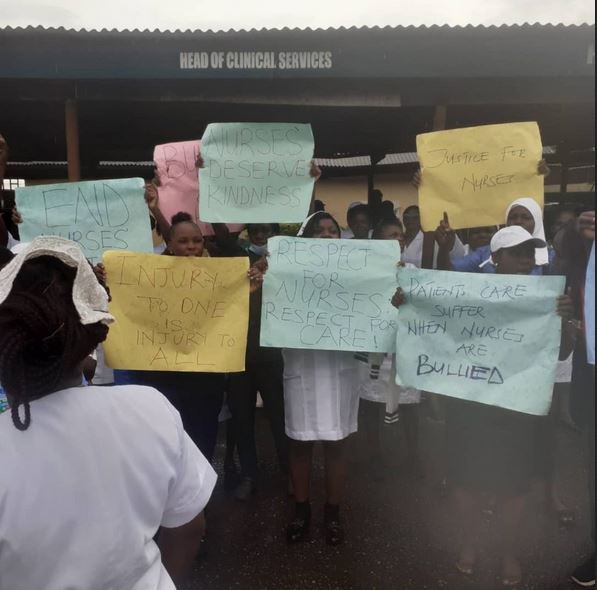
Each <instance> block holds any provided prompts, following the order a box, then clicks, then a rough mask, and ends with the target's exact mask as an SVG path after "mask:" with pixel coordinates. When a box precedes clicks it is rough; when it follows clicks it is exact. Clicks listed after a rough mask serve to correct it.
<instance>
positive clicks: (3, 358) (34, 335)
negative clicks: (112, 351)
mask: <svg viewBox="0 0 597 590" xmlns="http://www.w3.org/2000/svg"><path fill="white" fill-rule="evenodd" d="M34 262H35V261H32V263H28V264H25V265H23V269H22V270H21V272H23V271H24V272H25V274H27V272H28V269H27V268H26V267H27V266H28V265H29V266H30V268H29V271H31V272H35V270H36V267H38V268H37V270H38V271H39V263H37V264H34ZM44 270H45V271H46V274H47V271H48V269H47V268H45V269H44ZM50 275H53V276H46V277H44V278H45V279H50V280H49V282H48V280H42V281H40V284H39V288H36V289H33V290H28V291H19V290H18V287H17V286H16V282H15V286H13V291H12V292H11V294H10V295H9V296H8V298H7V299H6V301H5V302H4V303H3V304H2V305H0V382H1V383H2V387H3V388H4V389H5V390H6V393H7V395H8V396H9V397H10V405H11V415H12V421H13V424H14V425H15V427H16V428H18V429H19V430H27V428H28V427H29V425H30V423H31V410H30V407H29V402H30V401H32V400H34V399H38V398H40V397H44V396H46V395H48V394H50V393H53V392H54V391H56V390H57V389H58V387H59V386H60V383H61V382H62V380H63V379H64V378H65V377H67V376H68V375H69V373H70V372H72V371H73V370H75V369H76V368H77V366H78V365H79V364H80V363H81V362H82V361H83V360H84V359H85V358H86V357H87V356H88V355H89V354H91V353H92V352H93V350H94V349H95V348H96V347H97V345H98V344H99V343H100V342H102V341H103V340H105V338H106V335H107V333H108V328H107V326H105V325H103V324H101V323H98V324H91V325H85V326H84V325H83V324H81V321H80V319H79V315H78V313H77V310H76V309H75V306H74V304H73V302H72V295H71V292H72V282H70V284H68V282H69V281H72V275H71V276H70V277H69V275H68V274H62V276H61V274H57V273H52V272H51V273H50ZM38 276H39V273H38ZM43 283H46V286H45V287H43ZM42 287H43V288H42ZM21 405H22V406H23V407H24V412H25V415H24V419H22V418H21V415H20V413H19V407H20V406H21Z"/></svg>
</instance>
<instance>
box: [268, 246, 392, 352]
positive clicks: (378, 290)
mask: <svg viewBox="0 0 597 590" xmlns="http://www.w3.org/2000/svg"><path fill="white" fill-rule="evenodd" d="M268 249H269V252H270V257H269V259H268V263H269V269H268V271H267V274H266V275H265V282H264V286H263V308H262V315H261V345H262V346H268V347H275V348H306V349H315V350H345V351H365V352H393V351H394V348H395V341H396V318H397V315H398V314H397V310H396V309H395V308H394V307H392V305H391V304H390V300H391V299H392V296H393V295H394V293H395V292H396V287H397V281H396V267H397V264H398V262H399V260H400V246H399V245H398V242H396V241H393V240H392V241H381V240H371V241H368V240H323V239H305V238H286V237H277V238H273V239H271V240H270V241H269V242H268Z"/></svg>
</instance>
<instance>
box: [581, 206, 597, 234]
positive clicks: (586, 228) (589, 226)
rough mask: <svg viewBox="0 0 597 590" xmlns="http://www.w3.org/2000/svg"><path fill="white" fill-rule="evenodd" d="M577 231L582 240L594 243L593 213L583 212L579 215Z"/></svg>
mask: <svg viewBox="0 0 597 590" xmlns="http://www.w3.org/2000/svg"><path fill="white" fill-rule="evenodd" d="M578 229H579V231H580V233H581V235H582V237H583V238H585V239H587V240H593V241H595V211H584V212H583V213H581V214H580V216H579V218H578Z"/></svg>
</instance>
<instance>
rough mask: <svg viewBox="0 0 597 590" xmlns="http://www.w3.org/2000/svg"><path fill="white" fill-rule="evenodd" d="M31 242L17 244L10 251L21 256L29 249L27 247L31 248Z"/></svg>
mask: <svg viewBox="0 0 597 590" xmlns="http://www.w3.org/2000/svg"><path fill="white" fill-rule="evenodd" d="M29 243H30V242H17V243H16V244H15V245H14V246H13V247H12V248H11V249H10V251H11V252H12V253H13V254H20V253H21V252H23V250H25V249H26V248H27V246H29Z"/></svg>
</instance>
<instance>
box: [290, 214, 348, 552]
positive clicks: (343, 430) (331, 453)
mask: <svg viewBox="0 0 597 590" xmlns="http://www.w3.org/2000/svg"><path fill="white" fill-rule="evenodd" d="M298 235H299V237H304V238H317V239H339V238H340V227H339V225H338V223H337V222H336V220H335V219H334V218H333V217H332V216H331V215H329V214H328V213H325V212H319V213H315V214H314V215H312V216H311V217H309V218H308V219H307V220H306V221H305V223H304V224H303V226H302V228H301V230H300V231H299V234H298ZM284 408H285V415H286V434H287V435H288V437H289V438H290V439H291V440H290V475H291V478H292V483H293V486H294V496H295V499H296V506H295V515H294V518H293V520H292V522H291V523H290V525H289V526H288V528H287V534H286V537H287V540H288V542H289V543H297V542H299V541H303V540H304V539H306V538H307V535H308V532H309V527H310V524H311V504H310V502H309V497H310V483H311V470H312V461H313V443H314V442H315V441H322V442H323V447H324V454H325V487H326V505H325V536H326V541H327V543H328V544H329V545H340V544H341V543H342V542H343V541H344V529H343V528H342V525H341V523H340V501H341V499H342V491H343V487H344V483H345V480H346V473H347V467H348V465H347V444H346V443H347V439H348V437H349V436H350V435H351V434H352V433H354V432H356V431H357V416H358V410H359V395H358V388H357V365H356V361H355V358H354V354H353V353H351V352H339V351H319V350H294V349H292V350H290V349H287V350H284Z"/></svg>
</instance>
